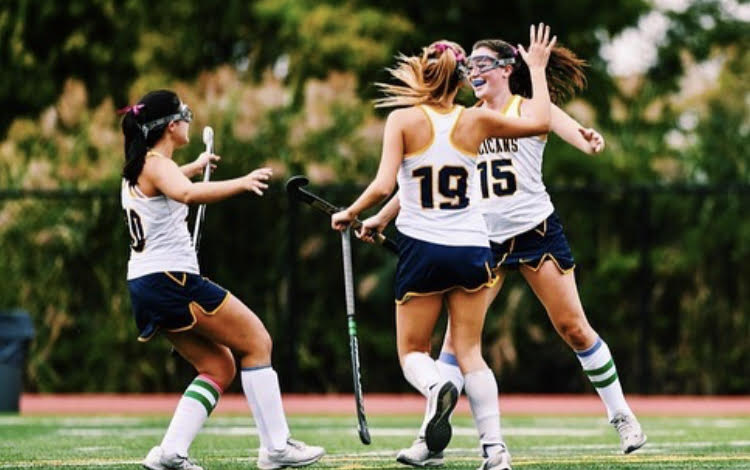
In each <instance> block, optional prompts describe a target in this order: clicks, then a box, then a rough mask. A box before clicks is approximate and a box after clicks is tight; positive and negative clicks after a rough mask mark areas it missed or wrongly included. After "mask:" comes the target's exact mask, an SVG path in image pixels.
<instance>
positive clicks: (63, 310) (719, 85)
mask: <svg viewBox="0 0 750 470" xmlns="http://www.w3.org/2000/svg"><path fill="white" fill-rule="evenodd" d="M749 9H750V5H748V4H747V3H745V2H741V3H739V2H736V1H734V0H653V1H646V0H616V1H613V2H609V3H607V5H604V4H602V3H601V2H598V1H591V0H568V1H565V2H561V1H558V2H549V1H541V0H527V1H510V2H484V1H475V0H465V1H463V2H455V1H454V2H448V1H443V0H432V1H424V0H415V1H410V2H403V1H390V0H382V1H378V2H374V1H319V0H316V1H309V0H258V1H247V0H245V1H238V0H225V1H223V2H216V3H214V2H146V1H145V0H125V1H114V0H89V1H85V0H69V1H67V2H56V1H51V0H4V1H3V2H2V3H1V4H0V102H2V109H3V112H2V113H0V243H1V246H2V256H0V271H1V272H2V273H3V275H4V280H3V282H2V283H0V309H5V308H15V307H20V308H23V309H25V310H27V311H29V312H30V313H31V315H32V316H33V318H34V323H35V325H36V327H37V331H38V335H37V338H36V340H35V341H34V343H33V344H32V349H31V352H30V357H29V361H28V366H27V385H26V389H27V390H28V391H42V392H73V391H88V392H94V391H120V392H154V391H177V390H181V389H182V388H183V387H184V382H185V380H187V376H188V375H189V371H188V370H187V369H186V366H185V364H184V363H183V362H181V361H180V360H178V359H177V358H175V357H174V356H172V355H169V354H168V351H169V348H168V346H167V345H166V343H165V341H164V340H162V339H158V340H155V341H152V342H151V343H148V344H146V345H143V344H140V343H137V342H136V341H135V336H136V331H135V327H134V325H133V322H132V320H131V316H130V305H129V299H128V297H127V290H126V284H125V280H124V279H125V271H126V262H127V254H128V253H127V247H128V242H127V240H126V229H125V225H124V223H123V222H122V217H121V210H120V207H119V200H118V197H119V178H120V170H121V163H122V160H123V153H122V138H121V134H120V132H119V119H118V117H117V116H116V114H115V110H116V109H117V108H119V107H122V106H124V105H126V104H129V103H133V102H135V101H136V100H137V99H138V98H139V97H140V96H142V95H143V94H144V93H145V92H146V91H148V90H151V89H155V88H170V89H174V90H175V91H177V92H178V93H179V94H180V96H181V98H182V99H183V100H184V101H185V102H187V103H188V104H189V105H190V106H191V107H192V108H193V110H194V111H195V113H196V119H195V121H194V122H193V125H192V128H191V132H192V135H193V142H191V144H190V145H189V146H188V148H187V149H184V150H182V151H181V152H178V154H177V159H178V160H180V159H182V161H183V162H186V161H188V160H190V159H192V158H194V157H195V156H196V155H197V154H198V153H199V152H200V151H201V148H202V144H201V142H200V137H199V136H200V131H201V129H202V127H203V126H204V125H209V124H210V125H211V126H213V127H214V130H215V132H216V149H217V153H219V154H221V155H222V157H223V159H222V163H221V166H220V168H219V170H218V171H217V172H216V174H215V177H216V178H228V177H232V176H235V175H238V174H240V173H243V172H247V171H250V170H252V169H254V168H256V167H258V166H261V165H269V166H271V167H273V168H274V169H275V178H276V179H275V184H274V186H273V187H272V188H271V189H272V190H271V191H270V192H269V194H268V195H267V196H265V197H264V198H262V199H258V198H255V197H251V196H242V197H237V198H234V199H232V200H231V201H227V202H225V203H221V204H217V205H214V206H211V207H210V208H209V210H208V212H207V214H208V215H207V220H206V222H207V223H206V225H205V227H204V230H205V232H204V236H203V243H202V247H201V265H202V269H203V271H204V273H205V274H206V275H208V276H209V277H211V278H213V279H215V280H217V281H218V282H219V283H221V284H223V285H225V286H226V287H228V288H229V289H230V290H232V291H233V292H234V293H235V294H236V295H237V296H238V297H240V298H241V299H243V300H245V301H246V303H248V305H250V306H251V308H253V309H254V310H255V311H256V312H257V313H258V314H259V315H260V316H261V318H262V319H263V320H264V321H265V322H266V324H267V326H268V328H269V330H270V331H271V333H272V335H273V336H274V338H275V353H274V362H275V364H276V367H277V368H278V369H279V370H280V373H281V374H280V375H281V380H282V385H283V386H284V387H285V390H287V391H302V392H305V391H317V392H345V391H349V390H350V371H349V360H348V344H347V340H346V331H345V317H344V307H343V286H342V274H341V269H340V267H339V263H340V261H339V257H340V248H339V242H338V237H337V236H336V235H335V234H334V233H333V232H330V231H329V230H328V221H327V220H326V219H325V217H322V216H320V215H319V214H316V213H312V212H311V211H310V210H309V208H305V207H296V206H295V205H294V204H291V203H290V202H289V201H287V199H286V196H285V194H284V193H283V190H282V185H283V181H284V180H285V179H286V178H287V177H288V176H291V175H293V174H298V173H304V174H307V175H308V176H309V177H310V178H311V180H312V181H313V183H314V186H315V188H316V189H317V190H318V191H320V192H321V193H322V194H323V195H325V196H326V197H328V198H330V199H331V200H333V201H336V202H339V203H341V204H344V203H346V202H348V201H351V200H352V198H354V197H355V196H356V194H357V192H358V191H359V190H361V189H362V187H363V185H365V184H366V183H367V182H368V181H369V179H370V178H371V177H372V176H373V175H374V173H375V170H376V168H377V164H378V160H379V152H380V139H381V134H382V129H383V122H384V117H385V116H384V114H383V113H382V112H380V111H375V110H374V109H373V106H372V102H371V100H372V99H373V98H374V97H376V91H375V88H374V87H373V82H375V81H383V80H386V79H387V75H386V73H385V71H384V68H385V67H386V66H389V65H391V64H392V63H393V56H394V55H395V54H396V53H398V52H404V53H407V54H408V53H413V52H416V51H418V49H419V47H421V46H423V45H425V44H427V43H429V42H431V41H433V40H436V39H440V38H447V39H451V40H454V41H457V42H459V43H461V44H463V45H464V47H466V48H467V49H470V47H471V44H472V43H473V42H474V41H476V40H479V39H483V38H489V37H491V38H503V39H506V40H508V41H510V42H514V43H518V42H526V41H527V38H528V32H527V31H528V25H529V24H530V23H532V22H539V21H544V22H547V23H549V24H551V25H552V28H553V31H554V32H555V33H556V34H557V35H558V37H559V39H560V41H561V42H562V43H563V44H565V45H566V46H568V47H570V48H571V49H573V50H574V51H575V52H576V53H577V54H578V55H579V56H581V57H583V58H585V59H586V60H587V61H588V62H589V64H590V68H589V69H588V77H589V86H588V88H587V90H585V91H584V92H583V93H582V94H581V95H580V96H579V97H577V98H575V99H574V100H572V101H571V102H569V103H567V104H566V105H565V109H566V110H567V111H568V112H569V113H571V114H572V115H573V116H574V117H576V118H577V119H578V120H579V121H580V122H581V123H583V124H584V125H586V126H593V127H596V128H597V129H598V130H600V131H601V132H602V133H603V134H604V135H605V137H606V139H607V150H606V151H605V152H604V153H603V154H602V155H599V156H596V157H589V156H586V155H583V154H581V153H579V152H577V151H576V150H575V149H573V148H572V147H570V146H567V145H566V144H565V143H563V142H562V141H561V140H560V139H559V138H556V137H553V138H551V139H550V143H549V145H548V149H547V152H546V159H545V166H544V173H545V180H546V182H547V185H548V187H549V188H550V191H551V193H552V196H553V201H554V202H555V203H556V207H557V210H558V212H559V213H560V215H561V217H562V220H563V223H564V224H565V226H566V231H567V233H568V238H569V240H570V242H571V245H572V247H573V252H574V255H575V256H576V258H577V262H578V268H577V270H576V273H577V274H576V275H577V278H578V281H579V286H580V289H581V295H582V298H583V302H584V306H585V308H586V310H587V313H588V315H589V318H590V320H591V322H592V324H593V325H594V327H595V328H596V329H597V330H598V331H599V332H600V333H601V334H602V336H603V337H604V338H605V339H606V340H607V341H608V343H609V345H610V347H611V348H612V350H613V352H614V354H615V357H617V361H618V366H619V367H618V368H619V369H620V376H621V377H622V381H623V384H624V388H625V390H626V391H627V392H641V393H702V394H709V393H730V394H738V393H750V373H748V371H749V369H748V366H747V364H748V363H750V341H748V338H750V318H749V315H748V312H750V297H749V295H748V286H750V268H748V263H747V260H750V220H748V217H747V213H748V207H749V204H748V203H749V202H750V165H749V163H750V156H748V152H747V147H748V144H749V143H750V139H748V131H749V129H750V121H749V119H748V108H749V106H750V89H749V87H748V83H750V77H749V76H748V75H749V71H750V54H749V53H748V50H749V49H750V35H748V21H749V20H750V12H749ZM461 100H462V101H463V102H464V103H465V104H467V105H468V104H471V103H472V98H471V94H470V93H469V92H466V93H463V94H462V95H461ZM391 233H392V232H391ZM394 269H395V259H394V258H393V257H392V256H391V255H389V254H388V253H385V252H383V251H381V250H380V249H378V248H376V247H371V246H363V245H361V244H356V246H355V271H356V278H357V294H358V298H357V301H358V307H359V308H358V310H359V323H360V341H361V356H362V362H363V376H364V385H365V389H366V390H367V391H404V390H407V389H408V385H407V384H406V382H405V381H404V380H403V379H402V378H401V376H400V370H399V367H398V362H397V359H396V354H395V342H394V319H393V316H394V313H393V312H394V307H393V299H392V280H393V272H394ZM439 341H440V338H439V337H438V336H436V337H435V344H436V347H437V345H438V344H439ZM485 352H486V356H487V358H488V360H489V362H490V363H491V365H492V367H493V369H494V370H495V371H496V372H497V374H498V375H499V377H500V378H501V390H503V391H506V392H580V391H590V387H589V386H588V385H587V380H586V378H585V377H583V376H582V374H581V373H580V368H579V366H578V365H577V361H576V360H575V359H574V357H573V355H572V353H570V352H569V350H568V349H567V347H566V346H565V345H564V343H563V342H562V341H561V340H560V339H559V338H558V337H557V335H556V333H555V332H554V330H553V329H552V327H551V325H550V324H549V322H548V320H547V319H546V316H545V313H544V311H543V309H542V307H541V305H539V303H538V302H537V301H536V299H535V298H534V296H533V294H532V293H531V291H530V290H529V289H528V288H527V287H526V286H525V285H524V284H523V282H522V281H520V280H519V279H517V278H513V279H512V280H511V281H510V282H508V283H506V286H505V287H504V290H503V292H502V294H501V295H500V297H499V298H498V301H497V302H496V303H495V305H494V306H493V307H492V309H491V313H490V314H489V316H488V320H487V328H486V333H485ZM165 364H166V368H167V372H166V373H165V372H164V368H165ZM376 364H377V365H378V367H375V365H376Z"/></svg>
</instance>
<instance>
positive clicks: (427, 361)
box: [403, 352, 440, 396]
mask: <svg viewBox="0 0 750 470" xmlns="http://www.w3.org/2000/svg"><path fill="white" fill-rule="evenodd" d="M403 364H404V366H403V371H404V377H406V380H407V381H408V382H409V383H410V384H411V385H412V386H413V387H414V388H416V389H417V391H419V393H421V394H422V395H424V396H428V395H429V393H430V388H431V387H432V386H433V385H435V384H436V383H438V382H440V372H439V371H438V368H437V366H436V365H435V361H433V360H432V358H431V357H430V356H429V355H428V354H425V353H421V352H410V353H409V354H407V355H406V356H404V360H403Z"/></svg>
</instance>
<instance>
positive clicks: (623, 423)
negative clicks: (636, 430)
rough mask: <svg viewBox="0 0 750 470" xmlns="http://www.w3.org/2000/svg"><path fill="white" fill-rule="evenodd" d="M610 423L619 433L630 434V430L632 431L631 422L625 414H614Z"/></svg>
mask: <svg viewBox="0 0 750 470" xmlns="http://www.w3.org/2000/svg"><path fill="white" fill-rule="evenodd" d="M612 425H613V426H614V427H615V429H617V432H618V433H620V434H624V433H627V434H630V433H631V432H633V423H631V422H630V420H629V419H628V418H627V417H626V416H616V417H615V418H614V419H613V420H612Z"/></svg>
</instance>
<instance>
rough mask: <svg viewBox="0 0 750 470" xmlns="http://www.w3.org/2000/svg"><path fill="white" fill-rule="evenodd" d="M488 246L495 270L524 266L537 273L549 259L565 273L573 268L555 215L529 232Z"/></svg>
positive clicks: (568, 247)
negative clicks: (490, 249)
mask: <svg viewBox="0 0 750 470" xmlns="http://www.w3.org/2000/svg"><path fill="white" fill-rule="evenodd" d="M490 246H491V248H492V255H493V257H494V264H493V266H495V269H498V268H506V269H518V268H519V267H520V266H521V265H522V264H523V265H526V266H528V267H530V268H531V269H533V270H534V271H536V270H538V269H539V268H541V267H542V263H544V262H545V261H546V260H548V259H549V260H552V261H554V263H555V265H556V266H557V269H559V270H560V272H561V273H563V274H564V273H567V272H569V271H570V270H572V269H573V268H575V265H576V263H575V260H574V259H573V254H572V253H571V252H570V245H568V240H567V239H566V238H565V233H563V227H562V224H561V223H560V218H559V217H558V216H557V214H556V213H554V212H553V213H552V215H550V216H549V217H547V219H545V220H544V221H543V222H542V223H541V224H539V225H537V226H536V227H534V228H533V229H531V230H529V231H528V232H524V233H522V234H520V235H516V236H515V237H513V238H510V239H508V240H506V241H504V242H503V243H495V242H492V241H490Z"/></svg>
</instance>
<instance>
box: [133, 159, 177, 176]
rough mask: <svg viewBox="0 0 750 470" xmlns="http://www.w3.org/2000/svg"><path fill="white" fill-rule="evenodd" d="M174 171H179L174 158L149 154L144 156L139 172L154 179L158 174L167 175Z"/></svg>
mask: <svg viewBox="0 0 750 470" xmlns="http://www.w3.org/2000/svg"><path fill="white" fill-rule="evenodd" d="M175 171H178V172H179V171H180V168H179V167H178V166H177V163H175V161H174V160H172V159H171V158H167V157H164V156H162V155H155V154H150V155H147V156H146V160H145V162H144V163H143V170H142V172H141V174H142V175H145V176H146V177H147V178H148V179H150V180H154V179H156V178H157V177H159V176H163V175H168V174H170V173H173V172H175Z"/></svg>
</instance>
